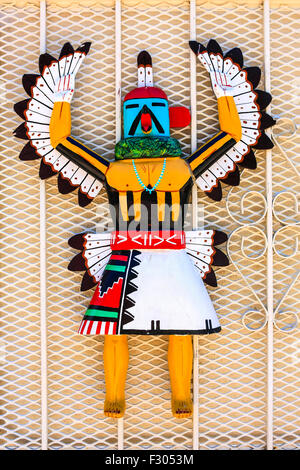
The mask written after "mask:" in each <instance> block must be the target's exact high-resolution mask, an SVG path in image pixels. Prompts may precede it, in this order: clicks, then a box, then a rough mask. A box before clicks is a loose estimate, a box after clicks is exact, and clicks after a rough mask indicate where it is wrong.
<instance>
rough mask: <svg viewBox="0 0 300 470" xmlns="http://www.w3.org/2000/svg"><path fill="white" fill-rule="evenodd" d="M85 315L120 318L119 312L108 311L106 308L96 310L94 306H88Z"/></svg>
mask: <svg viewBox="0 0 300 470" xmlns="http://www.w3.org/2000/svg"><path fill="white" fill-rule="evenodd" d="M85 315H87V316H91V317H108V318H118V312H107V311H106V310H95V309H93V308H88V309H87V311H86V312H85Z"/></svg>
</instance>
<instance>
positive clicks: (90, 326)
mask: <svg viewBox="0 0 300 470" xmlns="http://www.w3.org/2000/svg"><path fill="white" fill-rule="evenodd" d="M93 323H94V322H93V320H90V323H89V326H88V329H87V332H86V335H89V334H90V332H91V329H92V326H93Z"/></svg>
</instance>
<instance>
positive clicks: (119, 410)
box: [104, 400, 125, 418]
mask: <svg viewBox="0 0 300 470" xmlns="http://www.w3.org/2000/svg"><path fill="white" fill-rule="evenodd" d="M124 413H125V400H105V402H104V415H105V416H106V417H107V418H123V416H124Z"/></svg>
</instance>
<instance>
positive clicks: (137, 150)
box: [115, 137, 182, 160]
mask: <svg viewBox="0 0 300 470" xmlns="http://www.w3.org/2000/svg"><path fill="white" fill-rule="evenodd" d="M181 156H182V151H181V148H180V144H179V142H178V140H177V139H174V137H128V138H127V139H122V140H120V142H118V143H117V144H116V146H115V159H116V160H124V159H128V158H131V159H132V158H133V159H135V158H158V157H181Z"/></svg>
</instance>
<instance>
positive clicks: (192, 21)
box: [190, 0, 199, 450]
mask: <svg viewBox="0 0 300 470" xmlns="http://www.w3.org/2000/svg"><path fill="white" fill-rule="evenodd" d="M190 40H196V2H195V0H190ZM196 100H197V90H196V56H195V54H194V53H193V52H192V51H190V102H191V153H193V152H195V151H196V150H197V101H196ZM197 205H198V204H197V186H196V185H195V184H194V186H193V189H192V224H193V228H196V227H197V209H198V207H197ZM193 349H194V359H193V397H194V408H193V449H194V450H198V448H199V392H198V390H199V376H198V335H194V336H193Z"/></svg>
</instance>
